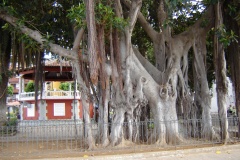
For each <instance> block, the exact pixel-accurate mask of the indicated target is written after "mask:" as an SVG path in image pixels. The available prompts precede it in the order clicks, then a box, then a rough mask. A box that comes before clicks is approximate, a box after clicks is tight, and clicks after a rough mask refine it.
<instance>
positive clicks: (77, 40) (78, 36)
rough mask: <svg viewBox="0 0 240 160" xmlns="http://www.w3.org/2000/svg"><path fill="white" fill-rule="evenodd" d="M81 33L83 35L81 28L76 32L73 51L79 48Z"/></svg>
mask: <svg viewBox="0 0 240 160" xmlns="http://www.w3.org/2000/svg"><path fill="white" fill-rule="evenodd" d="M83 33H84V29H83V28H81V29H80V30H78V33H77V36H76V38H75V40H74V43H73V50H76V51H77V49H78V48H79V46H80V42H81V40H82V37H83Z"/></svg>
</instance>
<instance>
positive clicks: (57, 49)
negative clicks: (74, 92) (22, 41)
mask: <svg viewBox="0 0 240 160" xmlns="http://www.w3.org/2000/svg"><path fill="white" fill-rule="evenodd" d="M194 2H195V1H194ZM203 2H204V3H203ZM203 2H195V3H193V1H191V0H189V1H188V0H185V1H183V0H174V1H169V0H152V1H151V0H150V1H149V0H147V1H142V0H112V1H111V0H85V1H77V2H75V1H71V2H64V1H61V0H59V1H51V0H46V2H42V1H41V2H34V4H35V3H36V4H35V5H38V6H39V7H38V6H35V8H34V7H33V8H31V9H30V11H29V12H27V13H24V12H21V9H20V8H17V6H18V5H22V3H21V2H20V1H19V2H18V1H15V2H12V1H11V0H9V1H6V3H4V4H3V5H2V6H1V8H0V18H1V20H3V21H5V22H6V23H8V24H10V25H11V26H13V28H15V30H17V31H18V32H21V33H22V34H24V35H27V37H26V38H29V39H32V40H34V41H36V42H37V43H38V44H39V45H40V47H41V48H42V49H43V50H44V49H46V50H48V51H50V52H52V53H54V54H56V55H57V56H58V57H64V58H65V59H67V60H69V61H71V63H72V67H73V70H74V74H75V77H76V79H77V82H78V83H79V85H80V89H81V92H82V102H83V106H84V123H85V129H86V134H85V138H86V139H87V142H88V146H89V148H93V147H95V144H96V143H98V144H102V146H108V145H113V146H115V145H118V144H119V143H121V142H122V141H123V140H124V139H127V140H129V141H132V142H136V141H137V137H138V136H139V134H140V133H139V128H138V125H137V123H139V122H140V121H145V120H147V119H149V118H151V119H152V120H153V122H154V127H153V133H154V134H149V135H148V136H146V135H143V136H141V137H142V140H143V141H144V138H145V139H148V138H151V140H152V141H153V142H154V143H158V144H160V145H165V144H176V143H181V142H182V141H183V139H184V136H183V135H181V134H180V133H179V129H180V128H181V127H184V126H182V125H179V124H178V120H179V118H180V116H179V115H180V114H181V118H184V119H186V120H188V119H193V121H191V127H193V130H194V129H197V130H198V129H199V130H201V136H202V137H206V138H209V139H212V138H218V137H219V135H217V133H215V131H214V129H213V126H212V121H211V114H210V108H211V90H210V85H209V79H208V68H209V64H208V63H207V59H208V57H209V54H211V56H212V57H213V59H212V62H211V63H212V64H211V65H212V66H213V64H214V66H215V76H216V78H215V79H216V84H217V92H218V96H219V98H218V105H219V118H220V119H221V120H220V123H221V127H222V128H221V129H222V131H223V132H224V134H222V135H221V136H222V138H223V139H224V140H226V141H227V139H228V133H227V120H226V118H227V114H226V108H227V103H226V96H227V92H226V88H227V81H226V76H227V75H226V60H225V52H224V44H223V42H222V41H221V40H222V39H221V38H222V37H221V35H222V34H221V33H222V32H220V31H222V29H223V28H222V26H223V17H222V15H223V13H222V12H223V11H222V8H223V2H221V1H219V2H218V1H216V2H215V1H214V2H212V1H203ZM38 3H39V4H38ZM236 3H237V2H236ZM46 4H51V5H48V8H44V7H45V5H46ZM233 4H234V3H233ZM235 5H236V4H235ZM238 5H239V4H238ZM10 6H12V8H11V7H10ZM40 6H41V8H40ZM199 6H201V7H199ZM11 9H15V10H14V11H12V10H11ZM34 9H35V11H36V10H37V9H39V10H40V11H41V12H43V13H45V14H44V15H51V14H54V16H52V17H51V18H49V19H47V20H46V19H41V17H39V16H37V15H38V14H41V12H39V13H37V15H36V16H35V18H34V16H31V15H32V14H33V13H34ZM31 10H32V11H31ZM35 13H36V12H35ZM56 13H57V14H56ZM194 13H195V14H194ZM62 15H63V16H64V17H65V19H66V17H67V19H66V20H64V21H60V19H61V16H62ZM183 15H185V16H184V17H185V18H184V20H183V21H181V23H183V25H182V26H181V25H179V26H178V25H177V23H175V22H176V21H178V19H179V18H180V17H183ZM20 16H22V17H24V18H21V17H20ZM31 20H32V21H33V22H34V23H33V24H32V23H31ZM41 21H43V23H42V24H41ZM48 21H50V22H51V23H53V24H58V25H56V26H52V28H51V26H48V27H47V28H44V27H42V25H44V24H47V22H48ZM59 22H61V24H62V26H64V29H62V30H61V29H60V30H61V32H62V34H60V33H61V32H57V33H58V35H54V34H55V31H56V30H59V28H61V24H59ZM136 23H137V24H136ZM179 24H180V23H179ZM136 25H137V27H136ZM174 25H175V26H174ZM38 26H39V27H41V29H37V28H38ZM66 26H68V27H66ZM58 27H59V28H58ZM62 28H63V27H62ZM67 28H68V30H67ZM69 29H70V30H71V31H69ZM140 30H141V33H144V34H139V33H140ZM210 31H212V32H214V34H210ZM43 32H45V33H47V35H54V37H50V38H49V37H48V36H46V35H44V34H43ZM68 32H69V33H68ZM65 33H68V34H69V35H70V34H72V35H73V36H69V35H68V38H69V39H67V42H68V43H67V44H62V43H60V42H59V40H61V39H63V38H64V37H65V36H66V35H65ZM217 33H219V34H217ZM142 35H144V36H142ZM219 35H220V36H219ZM233 37H234V36H233ZM51 38H52V39H51ZM146 39H147V40H146ZM231 41H232V43H236V41H234V40H232V39H231ZM69 42H71V43H72V44H69ZM133 42H134V43H133ZM138 42H139V43H138ZM209 43H213V46H212V47H207V44H209ZM146 44H149V45H148V46H147V45H146ZM145 45H146V47H145V48H144V47H143V46H145ZM238 47H239V45H238ZM209 49H210V50H211V51H209ZM143 52H144V53H143ZM148 54H150V55H151V56H152V57H153V58H152V59H151V62H153V63H151V62H150V58H149V55H148ZM90 102H92V103H95V104H97V105H98V107H99V120H98V136H99V138H98V142H96V139H95V137H94V136H93V133H92V130H91V126H90V125H89V124H91V120H90V117H89V114H88V113H89V107H88V106H89V103H90ZM110 111H113V112H114V116H113V118H112V121H111V124H108V123H109V122H108V118H109V112H110ZM196 119H201V122H202V123H201V124H200V125H199V124H197V123H198V122H197V121H194V120H196ZM124 122H127V123H126V125H127V130H125V129H124V128H123V123H124ZM109 125H110V127H109ZM194 127H195V128H194ZM199 127H200V128H199Z"/></svg>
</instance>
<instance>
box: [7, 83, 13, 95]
mask: <svg viewBox="0 0 240 160" xmlns="http://www.w3.org/2000/svg"><path fill="white" fill-rule="evenodd" d="M13 89H14V88H13V86H12V85H10V86H8V88H7V94H8V95H9V96H12V95H13Z"/></svg>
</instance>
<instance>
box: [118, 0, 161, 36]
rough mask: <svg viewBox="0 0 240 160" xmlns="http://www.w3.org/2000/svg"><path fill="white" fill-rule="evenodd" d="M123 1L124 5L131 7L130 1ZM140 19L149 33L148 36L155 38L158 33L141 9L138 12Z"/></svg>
mask: <svg viewBox="0 0 240 160" xmlns="http://www.w3.org/2000/svg"><path fill="white" fill-rule="evenodd" d="M122 2H123V3H124V5H125V6H126V7H128V8H130V7H131V4H130V2H129V1H127V0H122ZM138 21H139V22H140V23H141V25H142V27H143V29H144V30H145V32H146V33H147V34H148V36H149V37H150V38H151V39H152V40H154V39H155V37H156V35H157V34H158V32H157V31H155V30H154V29H153V28H152V27H151V25H150V24H149V23H148V22H147V20H146V19H145V17H144V16H143V14H142V13H141V12H140V11H139V13H138Z"/></svg>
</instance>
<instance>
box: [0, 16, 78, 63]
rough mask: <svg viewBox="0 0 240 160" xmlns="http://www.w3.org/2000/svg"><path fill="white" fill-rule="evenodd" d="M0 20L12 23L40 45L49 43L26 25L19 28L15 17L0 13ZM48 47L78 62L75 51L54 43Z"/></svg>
mask: <svg viewBox="0 0 240 160" xmlns="http://www.w3.org/2000/svg"><path fill="white" fill-rule="evenodd" d="M0 18H1V19H3V20H4V21H6V22H8V23H10V24H11V25H13V26H14V27H16V28H19V29H20V31H21V32H22V33H24V34H26V35H28V36H29V37H31V38H32V39H34V40H35V41H37V42H38V43H39V44H40V45H43V44H44V41H47V40H46V39H44V38H43V36H42V35H41V34H40V33H39V32H38V31H36V30H32V29H30V28H28V27H26V26H24V25H20V26H18V25H17V21H18V19H17V18H15V17H13V16H10V15H8V14H5V13H0ZM48 45H49V46H50V51H51V52H53V53H55V54H58V55H59V56H64V57H66V58H69V59H71V60H77V57H76V53H75V51H73V50H68V49H65V48H63V47H61V46H59V45H57V44H53V43H49V44H48Z"/></svg>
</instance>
